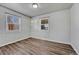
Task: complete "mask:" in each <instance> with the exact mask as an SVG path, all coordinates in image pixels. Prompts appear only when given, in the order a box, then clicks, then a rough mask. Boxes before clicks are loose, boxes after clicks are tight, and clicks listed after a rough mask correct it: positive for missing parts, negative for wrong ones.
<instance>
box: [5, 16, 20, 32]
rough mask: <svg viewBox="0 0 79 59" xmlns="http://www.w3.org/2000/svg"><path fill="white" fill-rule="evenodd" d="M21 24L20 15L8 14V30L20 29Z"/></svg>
mask: <svg viewBox="0 0 79 59" xmlns="http://www.w3.org/2000/svg"><path fill="white" fill-rule="evenodd" d="M20 26H21V20H20V17H18V16H13V15H7V19H6V28H7V31H19V30H20Z"/></svg>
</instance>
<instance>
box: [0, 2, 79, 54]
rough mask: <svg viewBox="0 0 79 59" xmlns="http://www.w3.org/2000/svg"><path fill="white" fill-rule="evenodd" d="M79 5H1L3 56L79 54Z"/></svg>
mask: <svg viewBox="0 0 79 59" xmlns="http://www.w3.org/2000/svg"><path fill="white" fill-rule="evenodd" d="M78 15H79V3H0V55H78V54H79V46H78V45H79V42H78V41H79V16H78Z"/></svg>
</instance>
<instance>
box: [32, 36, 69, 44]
mask: <svg viewBox="0 0 79 59" xmlns="http://www.w3.org/2000/svg"><path fill="white" fill-rule="evenodd" d="M31 37H33V38H37V39H41V40H47V41H52V42H58V43H63V44H69V45H70V43H67V42H60V41H55V40H52V39H49V38H43V37H37V36H31Z"/></svg>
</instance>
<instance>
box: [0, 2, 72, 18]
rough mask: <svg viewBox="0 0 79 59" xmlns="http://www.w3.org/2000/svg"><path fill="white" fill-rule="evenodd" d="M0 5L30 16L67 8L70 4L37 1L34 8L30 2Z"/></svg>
mask: <svg viewBox="0 0 79 59" xmlns="http://www.w3.org/2000/svg"><path fill="white" fill-rule="evenodd" d="M0 5H3V6H6V7H8V8H10V9H13V10H16V11H19V12H21V13H23V14H25V15H28V16H31V17H33V16H38V15H42V14H47V13H51V12H55V11H59V10H63V9H68V8H70V7H71V6H72V4H71V3H39V7H38V8H37V9H34V8H32V3H1V4H0Z"/></svg>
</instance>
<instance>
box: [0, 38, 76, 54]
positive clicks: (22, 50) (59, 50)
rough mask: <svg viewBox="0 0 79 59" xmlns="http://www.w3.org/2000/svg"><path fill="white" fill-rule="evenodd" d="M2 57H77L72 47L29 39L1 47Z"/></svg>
mask: <svg viewBox="0 0 79 59" xmlns="http://www.w3.org/2000/svg"><path fill="white" fill-rule="evenodd" d="M0 55H76V52H75V51H74V50H73V48H72V47H71V46H70V45H67V44H61V43H56V42H50V41H45V40H40V39H35V38H28V39H24V40H21V41H18V42H16V43H12V44H9V45H6V46H3V47H0Z"/></svg>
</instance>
